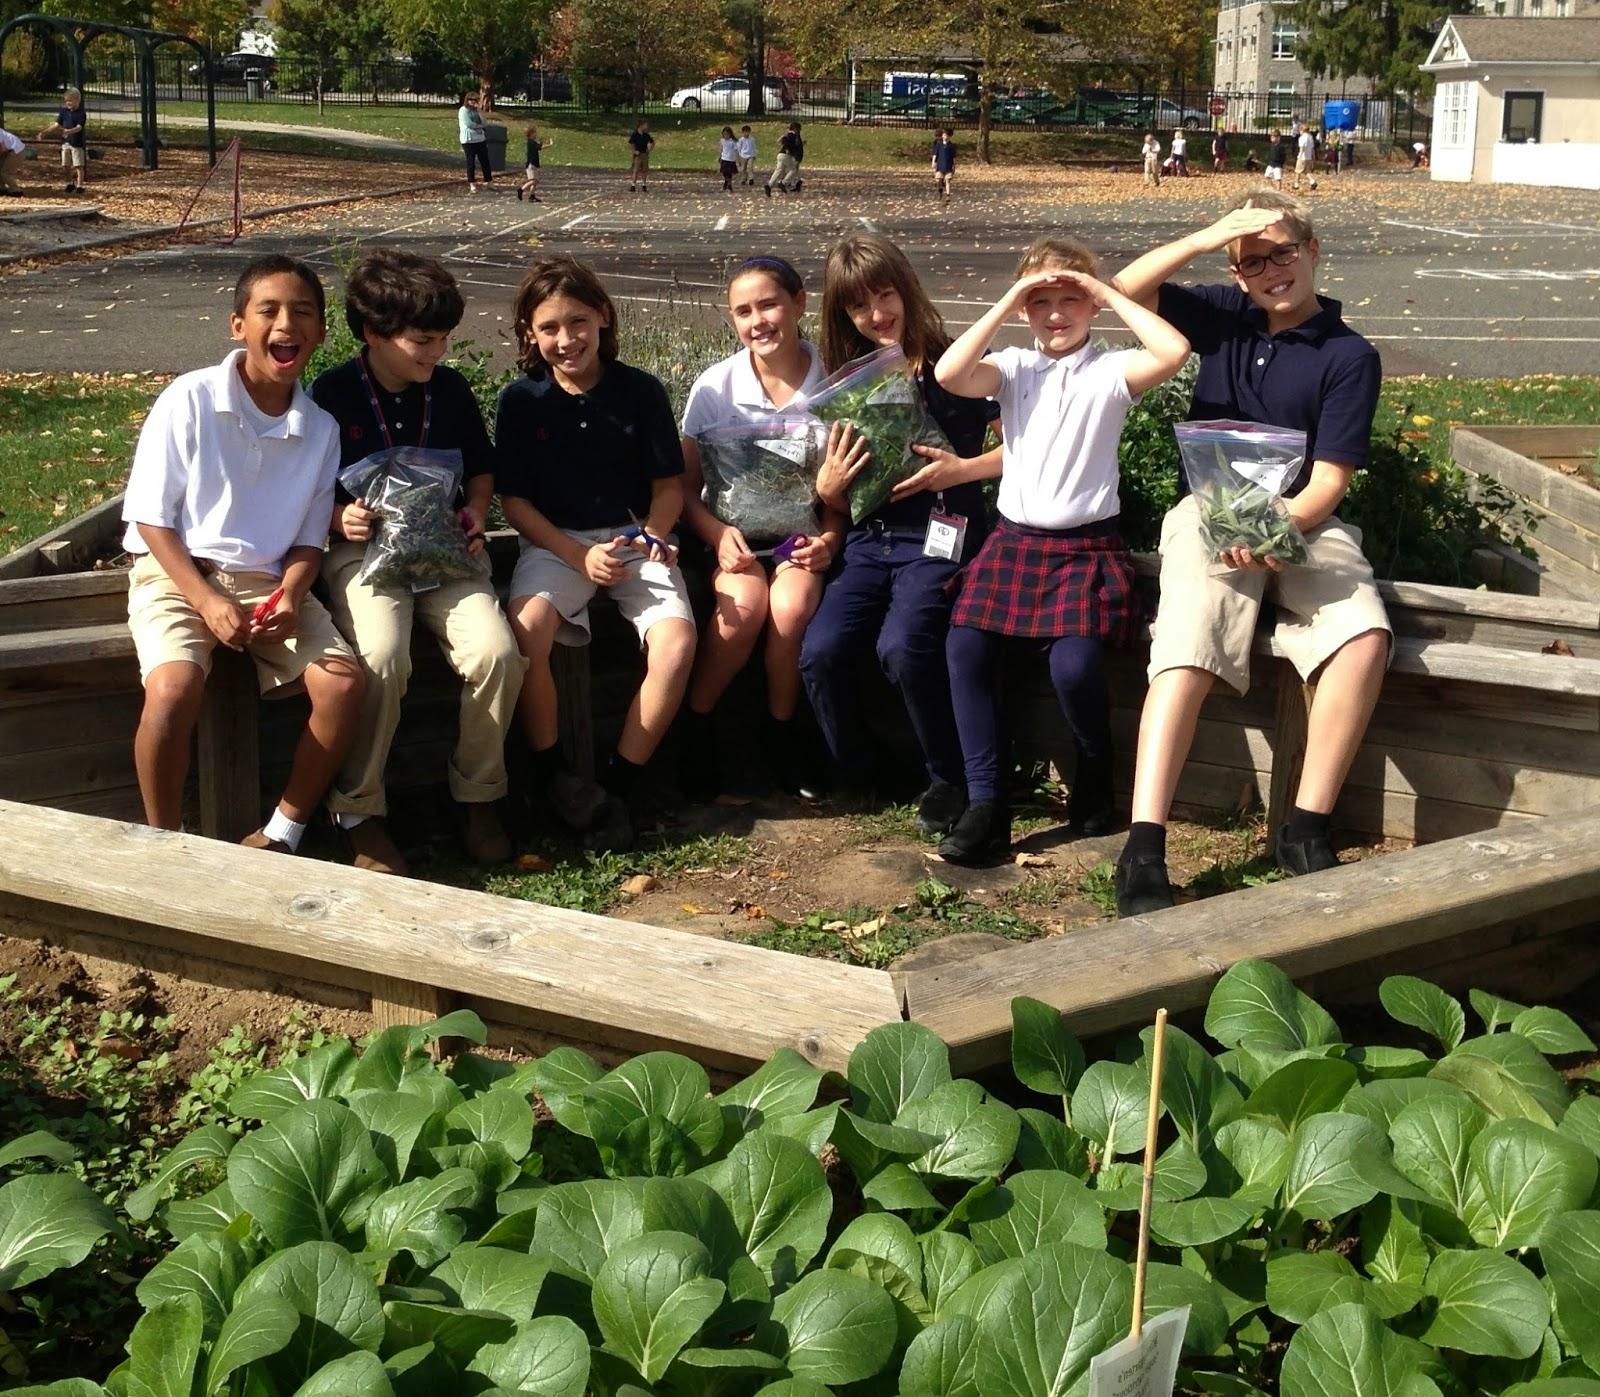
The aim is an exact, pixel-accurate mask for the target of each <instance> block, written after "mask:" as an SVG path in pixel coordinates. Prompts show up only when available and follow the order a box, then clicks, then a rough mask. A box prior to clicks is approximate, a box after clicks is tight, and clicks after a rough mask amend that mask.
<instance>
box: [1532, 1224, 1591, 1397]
mask: <svg viewBox="0 0 1600 1397" xmlns="http://www.w3.org/2000/svg"><path fill="white" fill-rule="evenodd" d="M1539 1255H1540V1257H1541V1258H1542V1259H1543V1261H1544V1269H1545V1274H1546V1275H1547V1276H1549V1277H1550V1282H1551V1285H1552V1286H1553V1287H1554V1289H1555V1295H1556V1317H1557V1318H1558V1320H1559V1321H1560V1323H1561V1328H1562V1329H1563V1330H1564V1331H1565V1333H1566V1335H1567V1338H1568V1340H1569V1341H1570V1342H1571V1345H1572V1346H1573V1347H1574V1348H1576V1349H1577V1351H1578V1352H1579V1353H1580V1354H1581V1355H1582V1356H1583V1359H1584V1361H1585V1362H1586V1363H1588V1364H1589V1366H1590V1367H1592V1368H1594V1369H1595V1370H1596V1371H1600V1212H1591V1211H1585V1212H1581V1213H1568V1214H1567V1215H1566V1216H1565V1217H1559V1218H1555V1219H1553V1220H1552V1221H1551V1222H1549V1223H1548V1224H1546V1226H1545V1229H1544V1232H1543V1234H1542V1235H1541V1236H1540V1238H1539Z"/></svg>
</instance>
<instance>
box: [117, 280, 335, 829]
mask: <svg viewBox="0 0 1600 1397" xmlns="http://www.w3.org/2000/svg"><path fill="white" fill-rule="evenodd" d="M323 314H324V302H323V292H322V283H321V282H320V281H319V280H318V279H317V274H316V273H315V272H314V271H312V270H311V268H310V267H308V266H306V265H305V264H304V263H303V262H296V261H293V260H291V259H290V258H287V257H282V256H266V257H258V258H256V260H255V261H253V262H251V263H250V265H249V266H247V267H246V268H245V269H244V273H243V275H241V276H240V278H239V280H238V283H237V284H236V285H235V287H234V291H233V314H232V316H231V318H230V322H229V323H230V330H231V333H232V335H233V338H234V339H235V340H237V341H239V342H240V343H241V344H242V345H243V346H244V348H242V349H237V350H235V351H234V352H233V353H232V354H230V355H229V356H228V357H227V358H226V359H224V360H223V361H222V362H221V363H220V364H218V365H216V366H215V367H213V368H208V369H196V370H195V371H194V372H192V373H186V374H184V375H183V376H182V377H181V378H178V379H176V380H174V381H173V382H172V383H170V384H168V385H167V387H166V388H165V389H164V390H163V391H162V393H161V396H160V397H159V398H157V399H156V402H155V406H154V407H152V408H151V409H150V415H149V417H147V418H146V419H145V423H144V426H143V427H142V428H141V429H140V431H139V444H138V446H137V447H136V448H135V450H134V455H133V467H132V469H131V471H130V472H129V475H128V488H127V491H126V493H125V495H124V497H123V503H122V517H123V519H124V520H125V521H126V522H127V525H128V528H127V533H126V535H125V537H124V539H123V547H124V548H126V549H127V550H128V552H130V553H132V554H133V555H134V558H135V561H134V565H133V569H132V571H131V572H130V573H129V574H128V629H129V630H130V631H132V632H133V643H134V649H135V650H136V651H137V652H138V656H139V675H140V678H141V680H142V681H143V683H144V707H143V709H142V710H141V712H140V714H139V729H138V732H137V734H136V735H135V737H134V741H133V756H134V765H135V767H136V768H137V770H138V773H139V793H140V795H141V796H142V797H143V799H144V812H145V819H146V821H147V822H148V823H150V824H151V825H154V826H155V827H156V828H158V829H177V828H178V827H179V824H180V821H181V820H182V818H183V787H184V782H185V779H186V777H187V775H188V769H189V747H190V743H191V741H192V739H193V737H194V731H195V726H196V724H197V723H198V722H199V719H200V702H201V699H202V698H203V697H204V696H205V688H206V675H207V673H208V672H209V671H210V669H211V656H212V652H213V651H214V650H215V649H216V647H217V646H218V645H226V646H227V647H228V648H229V649H230V650H238V651H241V652H248V653H249V655H250V658H251V659H252V660H253V661H254V662H255V669H256V678H257V681H258V683H259V684H260V686H261V692H262V693H263V694H264V695H267V696H270V697H279V696H282V695H284V694H290V693H295V692H298V691H301V690H303V691H304V692H305V694H306V696H307V697H308V698H309V699H310V700H311V716H310V718H309V719H308V721H307V723H306V726H305V730H304V732H303V733H302V734H301V737H300V742H299V745H298V746H297V747H296V748H295V754H294V764H293V766H292V767H291V768H290V770H289V780H288V782H287V783H286V785H285V786H284V789H283V796H282V798H281V799H280V800H279V801H278V804H277V807H276V808H275V809H274V810H273V812H272V817H271V818H270V819H269V820H268V821H267V823H266V825H265V826H263V827H262V828H261V829H259V830H257V831H256V832H255V833H254V834H249V835H246V836H245V838H244V839H243V840H242V841H241V842H242V843H244V844H245V845H246V846H247V847H249V848H252V849H265V850H269V851H271V852H273V853H293V852H294V851H295V850H296V849H298V848H299V846H300V837H301V835H303V834H304V833H305V828H306V824H307V822H308V821H309V820H310V819H311V817H312V815H313V814H314V813H315V812H316V808H317V806H318V805H319V804H320V803H321V801H322V797H323V795H324V793H325V792H326V791H327V789H328V787H329V785H330V784H331V783H332V781H333V778H334V775H335V773H336V772H337V771H338V770H339V764H340V762H341V761H343V760H344V756H345V753H346V752H347V751H348V750H349V749H350V743H351V741H352V740H353V739H354V737H355V735H356V727H357V724H358V722H359V719H360V715H361V700H362V694H363V691H364V689H365V685H364V683H363V681H362V678H361V670H360V668H359V667H358V666H357V664H356V661H355V657H354V656H353V655H351V653H350V650H349V648H348V647H347V646H346V645H345V643H344V641H343V640H341V639H340V637H339V632H338V631H337V630H335V629H334V625H333V619H332V618H331V617H330V616H329V615H328V613H327V612H326V611H325V610H324V609H323V607H322V604H321V603H320V602H319V601H317V599H316V598H315V597H313V596H312V595H311V594H310V593H311V584H312V582H313V581H314V580H315V579H316V576H317V570H318V568H319V567H320V566H321V563H322V545H323V543H324V542H325V541H326V540H327V537H328V520H329V518H330V517H331V516H332V513H333V485H334V474H335V472H336V471H337V470H338V468H339V429H338V426H337V424H336V423H335V422H334V420H333V418H331V417H329V416H328V414H327V413H325V412H324V411H323V410H322V409H321V408H319V407H318V406H317V405H316V404H315V403H313V402H312V401H311V399H310V398H308V397H307V396H306V394H305V391H304V390H303V389H302V388H301V387H300V373H301V370H302V369H304V368H305V366H306V361H307V360H308V359H310V358H311V353H312V351H313V350H314V349H315V348H316V347H317V346H318V345H319V344H321V343H322V337H323V333H324V326H323Z"/></svg>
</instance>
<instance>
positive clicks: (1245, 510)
mask: <svg viewBox="0 0 1600 1397" xmlns="http://www.w3.org/2000/svg"><path fill="white" fill-rule="evenodd" d="M1173 430H1174V431H1175V432H1176V433H1177V437H1178V451H1179V453H1180V454H1181V456H1182V459H1183V474H1184V478H1185V479H1186V480H1187V481H1188V482H1189V489H1190V490H1191V491H1192V492H1193V494H1194V497H1195V500H1196V502H1197V503H1198V504H1199V506H1200V532H1201V534H1202V535H1203V536H1204V538H1205V540H1206V544H1207V546H1208V547H1209V548H1210V549H1211V552H1212V554H1213V555H1215V556H1216V557H1218V558H1219V559H1220V557H1221V555H1222V554H1223V553H1225V552H1227V551H1228V550H1229V549H1232V548H1243V549H1246V550H1248V551H1249V552H1250V553H1251V554H1252V555H1253V556H1254V557H1256V558H1258V559H1266V558H1275V559H1277V560H1278V561H1279V562H1280V563H1293V564H1300V563H1304V562H1305V561H1306V558H1307V553H1306V540H1305V535H1304V534H1302V533H1301V532H1300V530H1299V528H1298V527H1297V526H1296V525H1295V522H1294V520H1293V519H1291V518H1290V517H1289V511H1288V509H1287V508H1286V507H1285V505H1284V502H1283V492H1284V491H1285V490H1287V489H1288V488H1289V487H1290V486H1291V485H1293V484H1294V482H1295V480H1296V479H1297V478H1298V477H1299V475H1300V468H1301V466H1302V465H1303V464H1304V463H1305V459H1306V434H1305V433H1304V432H1296V431H1291V430H1290V429H1289V428H1287V427H1264V426H1259V425H1257V424H1256V423H1253V422H1230V421H1215V422H1179V423H1177V424H1176V425H1175V426H1174V428H1173Z"/></svg>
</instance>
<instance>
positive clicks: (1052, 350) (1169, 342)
mask: <svg viewBox="0 0 1600 1397" xmlns="http://www.w3.org/2000/svg"><path fill="white" fill-rule="evenodd" d="M1097 270H1098V266H1097V263H1096V261H1095V256H1094V254H1093V253H1092V252H1090V251H1089V249H1088V248H1086V247H1085V246H1083V244H1081V243H1078V242H1075V241H1074V240H1072V239H1069V238H1054V237H1044V238H1040V239H1038V240H1037V241H1036V242H1035V243H1034V244H1033V246H1032V247H1030V248H1029V249H1028V251H1027V252H1026V253H1025V254H1024V256H1023V258H1022V261H1021V263H1020V264H1019V265H1018V267H1017V278H1018V279H1017V282H1016V284H1015V285H1014V286H1013V287H1012V288H1011V289H1010V290H1009V291H1008V292H1007V293H1006V294H1005V295H1004V296H1002V297H1001V298H1000V300H999V301H997V302H996V303H995V304H994V305H993V306H992V307H991V308H990V309H989V310H988V311H987V312H986V313H985V314H984V316H983V317H982V318H981V319H980V320H979V321H978V322H977V323H976V324H975V325H973V326H972V327H971V328H970V329H969V330H967V331H966V332H965V333H964V334H963V335H962V336H961V337H960V338H959V339H958V340H957V341H956V342H955V343H954V344H953V345H951V346H950V348H949V349H947V350H946V351H945V353H944V355H943V357H942V358H941V359H940V360H939V365H938V368H937V369H936V370H935V374H936V376H937V378H938V380H939V382H940V383H941V384H943V385H944V386H945V387H946V388H948V389H949V390H950V391H951V392H953V393H960V394H964V395H967V396H970V397H979V396H982V397H992V398H995V399H997V400H998V402H999V403H1000V412H1001V416H1002V418H1003V419H1004V421H1005V424H1006V432H1005V454H1004V458H1003V461H1002V465H1001V473H1000V522H999V524H998V525H997V526H996V528H995V531H994V532H993V533H992V534H991V535H990V536H989V539H988V541H987V542H986V543H985V544H984V546H983V550H982V552H980V553H979V554H978V557H977V558H976V559H975V560H974V561H973V563H972V564H971V566H970V567H968V568H967V570H966V572H965V573H963V575H962V579H961V594H960V596H959V598H958V599H957V601H956V606H955V612H954V614H953V615H952V616H951V620H950V636H949V639H948V640H947V641H946V643H945V657H946V661H947V663H948V665H949V669H950V693H951V699H952V701H953V703H954V706H955V715H956V728H957V730H958V731H959V733H960V734H961V751H962V756H963V758H964V760H965V764H966V776H967V801H968V804H967V809H966V813H965V814H963V815H962V817H961V819H960V820H959V821H957V823H956V826H955V828H954V829H953V830H951V832H950V834H949V835H948V836H947V837H946V839H945V840H944V842H943V843H942V844H940V845H939V853H940V854H941V855H942V856H943V857H944V858H946V859H948V860H949V861H950V862H952V863H977V862H981V861H983V860H986V859H989V858H993V857H995V856H997V855H1000V854H1003V853H1004V852H1005V851H1006V849H1007V848H1008V847H1009V846H1010V843H1011V811H1010V808H1009V806H1008V804H1007V801H1006V792H1005V784H1004V778H1005V770H1004V764H1003V749H1004V742H1003V739H1002V736H1001V732H1002V721H1001V717H1002V701H1003V696H1002V694H1001V690H1000V678H1001V661H1002V658H1003V651H1004V646H1005V643H1006V641H1007V639H1012V640H1019V641H1026V642H1029V643H1032V644H1035V645H1038V646H1040V647H1042V648H1043V649H1045V651H1046V652H1047V653H1048V656H1049V660H1050V679H1051V683H1052V684H1053V685H1054V687H1055V691H1056V696H1057V698H1058V699H1059V700H1060V703H1061V709H1062V712H1063V713H1064V714H1065V715H1066V719H1067V724H1068V726H1069V727H1070V728H1071V729H1072V735H1073V739H1074V741H1075V742H1076V744H1077V748H1078V769H1077V774H1076V775H1075V776H1074V777H1073V782H1072V798H1071V801H1070V803H1069V805H1068V808H1067V815H1068V821H1069V824H1070V827H1071V828H1072V830H1073V832H1074V833H1076V834H1080V835H1089V834H1103V833H1105V832H1106V831H1107V830H1108V829H1110V828H1111V827H1112V825H1113V824H1114V822H1115V818H1116V817H1115V812H1114V808H1113V798H1112V786H1111V757H1112V753H1111V704H1110V699H1109V696H1108V694H1107V692H1106V681H1105V667H1104V658H1103V657H1104V651H1105V649H1106V647H1107V646H1112V645H1120V644H1122V643H1123V642H1124V641H1125V640H1127V639H1128V638H1129V637H1130V636H1131V635H1132V634H1133V632H1134V630H1135V628H1136V626H1137V625H1138V622H1139V619H1140V618H1139V610H1138V605H1137V602H1136V600H1135V594H1134V588H1133V561H1132V559H1131V558H1130V556H1129V554H1128V550H1127V547H1126V546H1125V545H1124V543H1123V542H1122V536H1121V533H1120V532H1119V530H1118V527H1117V516H1118V513H1119V511H1120V508H1121V505H1120V502H1119V500H1118V497H1117V442H1118V439H1119V438H1120V437H1121V435H1122V423H1123V420H1124V418H1126V416H1127V413H1128V409H1129V408H1130V407H1131V406H1132V405H1133V403H1134V402H1135V401H1137V399H1138V397H1139V395H1140V394H1142V393H1144V392H1146V391H1147V390H1149V389H1151V388H1154V387H1155V386H1156V385H1157V384H1160V383H1164V382H1166V380H1167V379H1169V378H1171V377H1172V376H1173V375H1174V374H1175V373H1177V372H1178V370H1179V369H1180V368H1181V367H1182V366H1183V361H1184V360H1185V359H1186V358H1187V357H1188V354H1189V342H1188V341H1187V340H1186V339H1184V337H1183V336H1182V335H1180V334H1179V333H1178V332H1177V331H1176V330H1174V329H1173V328H1172V326H1171V325H1169V324H1167V322H1166V321H1165V320H1163V319H1161V317H1160V316H1158V315H1156V314H1155V313H1154V312H1152V311H1148V310H1145V309H1144V308H1143V307H1141V306H1139V305H1137V304H1136V303H1135V302H1133V301H1130V300H1129V299H1128V298H1127V297H1126V296H1124V295H1122V294H1121V293H1120V292H1118V291H1116V290H1114V289H1113V288H1111V287H1109V286H1106V285H1104V284H1103V283H1102V282H1100V281H1099V280H1098V279H1097V278H1096V272H1097ZM1101 307H1107V308H1109V309H1110V310H1111V311H1112V312H1113V313H1114V314H1115V315H1116V316H1117V317H1118V319H1120V320H1121V321H1122V323H1123V324H1124V325H1126V326H1127V327H1128V328H1129V329H1130V330H1131V331H1133V333H1134V335H1135V336H1136V337H1137V338H1138V340H1139V342H1140V344H1141V345H1142V346H1143V347H1142V348H1140V349H1126V350H1108V349H1106V348H1104V347H1103V346H1097V345H1092V344H1090V342H1089V327H1090V323H1091V322H1092V321H1093V320H1094V317H1095V315H1096V313H1097V312H1098V311H1099V310H1100V308H1101ZM1016 312H1020V313H1021V315H1022V317H1023V318H1024V319H1025V320H1026V321H1027V323H1028V328H1029V329H1030V330H1032V332H1033V338H1034V347H1033V348H1031V349H1002V350H999V351H998V352H996V353H994V354H991V355H987V356H986V351H987V350H988V348H989V346H990V344H991V343H992V341H993V340H994V338H995V336H996V335H997V334H998V333H999V331H1000V329H1001V327H1002V326H1003V325H1004V324H1005V322H1006V320H1007V319H1008V318H1009V317H1010V316H1011V315H1012V314H1013V313H1016Z"/></svg>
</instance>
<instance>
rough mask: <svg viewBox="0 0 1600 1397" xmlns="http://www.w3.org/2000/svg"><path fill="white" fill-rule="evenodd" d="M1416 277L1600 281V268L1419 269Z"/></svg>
mask: <svg viewBox="0 0 1600 1397" xmlns="http://www.w3.org/2000/svg"><path fill="white" fill-rule="evenodd" d="M1416 275H1417V276H1419V277H1426V278H1428V279H1429V280H1432V281H1517V282H1523V281H1534V282H1538V281H1600V267H1581V268H1578V269H1576V270H1574V271H1570V272H1556V271H1550V270H1548V269H1538V268H1534V267H1418V268H1417V271H1416Z"/></svg>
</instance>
